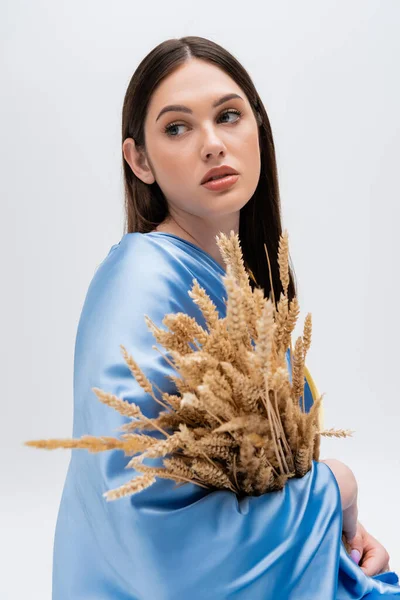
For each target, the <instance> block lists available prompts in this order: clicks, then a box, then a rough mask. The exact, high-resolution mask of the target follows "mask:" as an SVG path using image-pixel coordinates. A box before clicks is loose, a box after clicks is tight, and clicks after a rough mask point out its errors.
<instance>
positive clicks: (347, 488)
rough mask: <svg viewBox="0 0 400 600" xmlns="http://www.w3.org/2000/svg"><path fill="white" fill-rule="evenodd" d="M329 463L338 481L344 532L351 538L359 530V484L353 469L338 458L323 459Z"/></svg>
mask: <svg viewBox="0 0 400 600" xmlns="http://www.w3.org/2000/svg"><path fill="white" fill-rule="evenodd" d="M320 462H324V463H325V464H327V465H328V467H329V468H330V469H331V471H332V472H333V474H334V476H335V479H336V481H337V482H338V486H339V490H340V497H341V501H342V510H343V533H344V534H345V536H346V538H347V539H348V540H351V539H352V538H353V537H354V536H355V535H356V531H357V519H358V506H357V497H358V485H357V480H356V478H355V475H354V473H353V471H352V470H351V469H350V468H349V467H348V466H347V465H345V464H344V463H342V462H341V461H340V460H337V459H336V458H327V459H325V460H321V461H320Z"/></svg>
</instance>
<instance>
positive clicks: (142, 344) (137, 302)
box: [52, 232, 400, 600]
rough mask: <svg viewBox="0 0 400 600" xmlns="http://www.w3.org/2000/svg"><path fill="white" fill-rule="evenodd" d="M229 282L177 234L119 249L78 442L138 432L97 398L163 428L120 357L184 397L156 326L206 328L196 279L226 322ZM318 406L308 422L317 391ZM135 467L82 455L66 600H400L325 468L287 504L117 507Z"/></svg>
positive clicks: (64, 569)
mask: <svg viewBox="0 0 400 600" xmlns="http://www.w3.org/2000/svg"><path fill="white" fill-rule="evenodd" d="M223 275H224V270H223V269H222V267H221V266H220V265H219V264H218V263H217V262H216V261H215V260H214V259H213V258H212V257H211V256H210V255H209V254H208V253H206V252H204V251H203V250H201V249H200V248H198V247H197V246H195V245H194V244H192V243H190V242H188V241H186V240H183V239H181V238H179V237H177V236H174V235H172V234H168V233H165V232H151V233H148V234H141V233H130V234H125V235H124V236H123V237H122V239H121V241H120V242H119V243H118V244H115V245H114V246H112V248H111V249H110V251H109V253H108V255H107V256H106V258H105V259H104V260H103V262H102V263H101V264H100V266H99V267H98V269H97V270H96V272H95V274H94V276H93V279H92V281H91V283H90V286H89V289H88V292H87V296H86V299H85V302H84V306H83V309H82V314H81V318H80V321H79V325H78V331H77V336H76V345H75V356H74V421H73V437H74V438H80V437H81V436H82V435H85V434H90V435H95V436H101V435H105V436H109V435H117V428H119V427H120V426H121V425H122V424H124V423H126V422H128V419H126V418H124V417H123V416H122V415H120V414H119V413H118V412H117V411H114V410H113V409H111V408H110V407H108V406H105V405H104V404H102V403H101V402H100V401H99V400H98V399H97V397H96V396H95V394H94V392H93V391H92V390H91V388H92V387H99V388H101V389H103V390H105V391H107V392H112V393H113V394H115V395H117V396H119V397H121V398H124V399H126V400H130V401H134V402H135V403H136V404H138V405H140V406H141V408H142V410H143V412H144V413H145V414H146V415H147V416H149V417H155V416H156V415H157V414H158V412H159V410H161V407H160V405H159V404H158V403H156V402H155V401H154V400H153V399H152V398H151V397H150V396H149V395H148V394H146V393H145V392H144V391H143V390H142V388H141V387H140V386H139V384H138V383H137V382H136V380H135V379H134V378H133V377H132V375H131V373H130V371H129V369H128V367H127V365H126V363H125V361H124V360H123V357H122V354H121V350H120V344H122V345H124V346H125V347H126V348H127V350H128V352H129V353H130V354H131V355H132V356H133V358H134V359H135V361H136V362H137V363H138V364H139V366H140V367H141V369H142V370H143V371H144V373H145V374H146V376H147V377H148V379H149V380H150V381H151V382H154V383H155V384H157V386H159V387H160V388H161V389H162V390H163V391H169V392H170V393H174V392H175V391H176V388H175V386H174V385H173V383H172V382H171V381H170V380H169V379H167V376H168V375H176V372H175V371H174V370H173V369H172V368H171V367H170V366H169V365H168V363H167V362H166V361H165V360H164V359H163V357H162V356H161V355H160V353H159V352H157V351H156V350H154V349H152V346H153V345H156V346H157V347H158V348H159V349H160V350H161V352H163V353H164V354H165V350H164V349H163V347H162V346H161V345H159V344H157V343H156V341H155V338H154V337H153V335H152V333H151V332H150V331H149V329H148V328H147V326H146V323H145V321H144V315H145V314H147V315H148V316H149V317H150V318H151V319H152V320H153V321H154V322H155V324H156V325H158V326H160V327H163V325H162V319H163V317H164V315H165V314H166V313H172V312H179V311H181V312H185V313H187V314H189V315H191V316H193V317H195V318H196V319H197V320H198V322H199V323H200V324H201V325H205V323H204V320H203V317H202V314H201V312H200V310H199V309H198V308H197V306H196V305H195V304H194V303H193V301H192V300H191V298H190V297H189V295H188V290H190V289H191V287H192V279H193V278H196V279H197V281H198V282H199V284H200V285H201V286H202V287H203V288H204V289H205V290H206V292H207V293H208V295H209V296H210V297H211V299H212V300H213V302H214V304H215V305H216V307H217V309H218V312H219V314H220V316H221V317H222V316H224V314H225V305H224V299H225V296H226V294H225V288H224V286H223V283H222V279H221V277H222V276H223ZM288 359H289V360H290V356H288ZM305 401H306V409H307V410H309V407H310V406H311V404H312V401H313V398H312V394H311V390H310V387H309V385H308V384H306V386H305ZM153 435H155V436H156V437H161V434H158V432H155V433H154V434H153ZM129 460H130V457H126V456H124V453H123V452H122V451H118V450H116V451H111V452H102V453H98V454H92V453H89V452H87V451H86V450H78V449H77V450H72V451H71V460H70V464H69V467H68V472H67V476H66V481H65V485H64V489H63V494H62V498H61V504H60V508H59V513H58V519H57V526H56V532H55V539H54V555H53V595H52V598H53V600H203V599H206V598H212V599H213V600H225V599H233V600H272V599H274V600H275V599H280V600H285V599H290V600H291V599H293V600H311V599H317V600H334V599H338V600H349V599H354V600H355V599H360V598H368V599H370V600H372V599H375V598H380V597H381V596H385V597H386V598H392V597H393V598H394V597H396V598H400V587H399V586H398V585H397V583H398V577H397V575H396V574H395V573H393V572H389V573H385V574H382V575H379V576H375V577H367V576H366V575H364V573H363V571H362V570H361V569H360V567H359V566H358V565H356V564H355V563H354V562H353V561H352V560H351V559H350V557H349V556H348V555H347V553H346V550H345V548H344V546H343V543H342V541H341V531H342V513H341V503H340V493H339V488H338V486H337V483H336V480H335V478H334V476H333V474H332V472H331V471H330V469H329V467H328V466H327V465H325V464H324V463H318V462H315V461H314V462H313V466H312V470H311V471H310V472H309V473H307V475H306V476H305V477H303V478H301V479H290V480H289V481H288V482H287V484H286V486H285V488H284V489H283V490H281V491H279V492H273V493H269V494H264V495H263V496H258V497H246V498H244V499H242V500H240V501H238V499H237V497H236V495H235V494H233V493H232V492H230V491H224V490H218V491H212V492H211V491H210V490H205V489H204V488H200V487H199V486H196V485H194V484H190V483H188V484H186V485H184V486H181V487H179V488H177V487H175V482H173V481H171V480H166V479H158V480H157V481H156V483H154V484H153V485H152V486H151V487H150V488H148V489H146V490H144V491H142V492H140V493H138V494H136V495H133V496H130V497H125V498H122V499H119V500H115V501H112V502H107V501H106V499H105V498H104V497H103V496H102V494H103V493H104V492H106V491H107V490H110V489H114V488H116V487H118V486H120V485H122V484H123V483H124V482H126V481H128V480H129V479H131V478H132V477H134V476H135V471H134V470H133V469H129V470H126V469H125V468H124V467H125V466H126V464H127V463H128V462H129ZM160 460H161V459H153V460H147V461H146V464H149V465H158V464H161V463H160ZM137 475H138V474H137Z"/></svg>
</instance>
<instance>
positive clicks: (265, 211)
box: [122, 36, 297, 303]
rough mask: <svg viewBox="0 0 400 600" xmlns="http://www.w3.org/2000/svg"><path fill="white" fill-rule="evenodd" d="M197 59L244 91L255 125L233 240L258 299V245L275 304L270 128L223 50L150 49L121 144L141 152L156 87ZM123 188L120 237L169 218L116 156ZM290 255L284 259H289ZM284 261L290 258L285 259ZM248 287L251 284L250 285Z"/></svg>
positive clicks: (186, 40) (261, 275) (277, 227)
mask: <svg viewBox="0 0 400 600" xmlns="http://www.w3.org/2000/svg"><path fill="white" fill-rule="evenodd" d="M191 58H198V59H202V60H204V61H208V62H210V63H212V64H214V65H217V66H218V67H220V68H221V69H222V70H223V71H225V73H227V74H228V75H229V76H230V77H231V78H232V79H233V80H234V81H235V82H236V83H237V84H238V85H239V86H240V88H241V89H242V90H243V91H244V93H245V94H246V96H247V98H248V101H249V103H250V106H251V107H252V110H253V112H254V116H255V118H256V119H257V123H258V125H259V128H258V129H259V143H260V157H261V173H260V179H259V182H258V185H257V188H256V190H255V192H254V194H253V196H252V197H251V198H250V199H249V201H248V202H247V203H246V205H245V206H243V208H242V209H241V210H240V220H239V239H240V245H241V248H242V252H243V258H244V261H245V264H246V267H248V268H249V269H250V270H251V272H252V273H253V275H254V277H255V279H256V282H257V285H258V287H261V288H263V290H264V296H265V297H269V295H270V291H271V286H270V279H269V269H268V261H267V256H266V253H265V249H264V243H265V245H266V247H267V250H268V255H269V258H270V262H271V273H272V281H273V286H274V292H275V301H276V303H277V302H278V301H279V298H280V295H281V291H283V289H282V284H281V281H280V277H279V265H278V260H277V258H278V247H279V238H280V235H281V233H282V224H281V209H280V196H279V183H278V173H277V166H276V158H275V146H274V141H273V137H272V131H271V126H270V123H269V119H268V115H267V113H266V110H265V108H264V106H263V103H262V101H261V99H260V97H259V95H258V93H257V91H256V89H255V87H254V84H253V82H252V80H251V78H250V76H249V74H248V73H247V71H246V70H245V69H244V67H242V65H241V64H240V63H239V62H238V60H236V58H235V57H234V56H232V55H231V54H230V53H229V52H228V51H227V50H225V49H224V48H222V47H221V46H219V45H218V44H216V43H215V42H212V41H210V40H208V39H206V38H202V37H197V36H188V37H182V38H179V39H170V40H166V41H164V42H162V43H161V44H159V45H158V46H156V47H155V48H154V49H153V50H152V51H151V52H150V53H149V54H148V55H147V56H146V57H145V58H144V59H143V60H142V62H141V63H140V64H139V66H138V67H137V69H136V71H135V73H134V74H133V76H132V78H131V80H130V82H129V85H128V88H127V90H126V94H125V98H124V103H123V110H122V142H123V141H124V140H125V139H126V138H128V137H131V138H133V139H134V140H135V143H136V146H137V147H142V148H145V139H144V122H145V117H146V113H147V107H148V104H149V101H150V98H151V95H152V93H153V92H154V90H155V88H156V87H157V85H158V84H159V83H160V82H161V81H162V80H163V79H164V78H165V77H168V75H169V74H170V73H172V72H173V71H174V70H175V69H176V68H178V67H179V66H180V65H182V64H183V63H185V62H186V61H188V60H190V59H191ZM122 160H123V173H124V188H125V226H124V228H125V233H132V232H135V231H138V232H141V233H148V232H149V231H152V230H153V229H155V227H157V225H159V224H160V223H161V222H162V221H164V219H165V218H166V217H167V216H168V215H169V210H168V204H167V201H166V199H165V197H164V194H163V192H162V191H161V188H160V187H159V185H158V184H157V182H154V183H153V184H151V185H148V184H146V183H144V182H143V181H141V179H139V178H138V177H136V175H135V174H134V173H133V171H132V169H131V168H130V166H129V164H128V162H127V161H126V160H125V157H124V155H123V153H122ZM289 256H290V255H289ZM289 260H290V259H289ZM251 285H252V287H254V285H255V283H254V282H252V281H251ZM296 291H297V290H296V286H295V282H294V277H293V270H292V268H291V267H290V266H289V289H288V297H289V300H292V298H293V297H294V295H296Z"/></svg>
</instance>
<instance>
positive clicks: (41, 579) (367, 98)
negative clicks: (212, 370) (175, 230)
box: [0, 0, 400, 600]
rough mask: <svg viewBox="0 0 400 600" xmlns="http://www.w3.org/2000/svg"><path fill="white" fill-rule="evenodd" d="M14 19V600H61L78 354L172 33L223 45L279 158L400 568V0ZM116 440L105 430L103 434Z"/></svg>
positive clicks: (348, 447) (326, 374) (308, 288)
mask: <svg viewBox="0 0 400 600" xmlns="http://www.w3.org/2000/svg"><path fill="white" fill-rule="evenodd" d="M0 9H1V18H0V22H1V50H2V51H1V58H0V60H1V63H0V64H1V79H2V93H1V98H0V102H1V111H0V119H1V131H2V136H1V137H2V141H1V179H0V186H1V210H2V217H1V220H0V227H1V236H0V238H1V244H2V247H1V273H2V281H3V293H2V294H1V304H2V306H1V317H2V328H1V331H2V335H1V350H2V362H1V364H2V366H3V369H2V402H1V423H2V435H1V441H0V443H1V473H2V476H1V493H0V519H1V521H0V527H1V537H2V544H1V554H2V555H1V557H0V558H1V564H2V567H3V568H2V576H1V584H0V587H1V594H0V595H1V598H2V600H9V599H17V598H18V599H19V598H22V597H24V596H25V595H27V593H29V597H30V598H31V600H39V599H40V600H45V599H49V598H51V568H52V548H53V535H54V528H55V523H56V518H57V511H58V505H59V501H60V498H61V492H62V487H63V484H64V478H65V474H66V470H67V466H68V462H69V456H70V451H69V450H53V451H51V452H45V451H43V450H36V449H33V448H27V447H25V446H23V442H24V441H26V440H28V439H39V438H50V437H70V436H71V433H72V401H73V397H72V382H73V351H74V343H75V335H76V327H77V324H78V320H79V316H80V311H81V309H82V305H83V301H84V298H85V294H86V291H87V288H88V285H89V283H90V280H91V278H92V276H93V274H94V271H95V269H96V268H97V266H98V265H99V264H100V262H101V261H102V260H103V259H104V257H105V256H106V254H107V253H108V251H109V249H110V247H111V246H112V245H113V244H115V243H117V242H118V241H119V240H120V238H121V236H122V226H123V210H122V206H123V194H122V175H121V172H122V167H121V139H120V122H121V109H122V102H123V97H124V93H125V90H126V87H127V85H128V82H129V80H130V78H131V75H132V74H133V71H134V70H135V68H136V66H137V64H138V63H139V61H140V60H141V59H142V58H143V57H144V55H145V54H147V53H148V52H149V51H150V50H151V49H152V48H153V47H154V46H155V45H157V44H158V43H159V42H161V41H162V40H164V39H167V38H170V37H180V36H182V35H202V36H205V37H209V38H211V39H213V40H215V41H216V42H218V43H220V44H222V45H223V46H226V47H227V49H228V50H230V51H231V52H232V53H233V54H235V55H236V56H237V57H238V59H239V60H240V61H242V63H243V64H244V66H245V67H246V68H247V69H248V71H249V73H250V75H251V76H252V77H253V80H254V82H255V85H256V87H257V88H258V90H259V92H260V95H261V97H262V99H263V101H264V103H265V106H266V109H267V112H268V114H269V117H270V120H271V124H272V129H273V133H274V136H275V144H276V149H277V159H278V168H279V175H280V184H281V195H282V211H283V224H284V227H286V228H287V229H288V232H289V242H290V251H291V256H292V259H293V263H294V268H295V272H296V276H297V280H298V285H299V300H300V307H301V315H300V318H299V321H298V327H297V330H296V332H295V333H296V335H295V336H294V339H296V337H297V335H300V334H301V333H302V327H303V324H304V318H305V315H306V314H307V313H308V312H311V313H312V317H313V341H312V346H311V350H310V353H309V357H308V361H307V365H308V367H309V368H310V371H311V373H312V375H313V377H314V378H315V381H316V383H317V385H318V387H319V390H320V392H325V393H326V395H325V425H326V427H337V428H350V429H354V430H356V434H355V435H354V438H352V439H336V440H330V441H328V440H326V439H324V440H323V442H322V457H324V458H327V457H336V458H339V459H341V460H343V461H344V462H346V463H347V464H348V465H349V466H350V467H351V468H352V469H353V471H354V473H355V475H356V477H357V479H358V482H359V518H360V521H361V522H362V523H363V524H364V525H365V526H366V528H367V529H368V530H369V531H370V532H371V533H372V535H374V536H375V537H376V538H377V539H378V540H379V541H380V542H381V543H382V544H383V545H384V546H385V547H386V548H387V550H388V551H389V554H390V555H391V568H392V569H393V570H398V571H400V544H399V541H398V538H399V532H400V527H399V518H398V510H397V509H398V502H399V483H398V476H399V433H398V432H399V404H400V403H399V387H398V373H399V351H398V337H399V322H398V319H397V317H396V312H395V311H396V309H397V304H398V296H399V282H398V259H399V231H398V228H399V217H400V211H399V187H400V186H399V180H398V171H396V167H397V168H398V163H399V150H400V131H399V130H400V116H399V112H400V111H399V107H400V91H399V76H398V70H399V56H400V55H399V50H400V38H399V36H398V31H399V24H400V23H399V21H400V19H399V17H400V5H399V3H398V2H397V1H390V0H386V1H385V2H382V1H371V0H369V1H367V0H362V1H354V0H353V1H351V2H344V1H343V2H333V1H327V0H325V2H323V3H321V2H319V1H317V0H315V1H304V0H303V2H301V3H300V2H295V1H292V2H285V1H281V2H279V3H278V2H265V1H264V2H262V3H261V2H259V3H256V2H250V3H249V2H247V3H245V4H243V3H237V4H236V3H229V4H226V3H224V4H221V5H217V4H216V3H215V2H207V1H205V2H201V3H199V4H198V5H197V6H196V5H191V4H189V3H188V2H178V1H172V2H170V3H161V2H157V3H154V2H149V3H139V2H132V1H131V2H127V1H120V2H117V3H114V4H113V5H112V4H111V3H110V2H104V0H102V1H99V0H97V1H96V2H95V1H94V0H90V1H83V2H77V0H70V1H69V2H60V1H58V0H55V1H54V0H53V1H52V2H50V1H48V2H44V1H39V0H36V1H35V2H28V1H27V0H13V2H4V0H3V2H2V3H1V6H0ZM104 433H105V434H107V432H106V431H105V432H104Z"/></svg>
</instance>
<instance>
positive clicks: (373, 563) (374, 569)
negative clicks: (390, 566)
mask: <svg viewBox="0 0 400 600" xmlns="http://www.w3.org/2000/svg"><path fill="white" fill-rule="evenodd" d="M385 564H386V557H385V550H384V549H383V551H382V550H381V549H380V548H375V549H373V550H370V551H367V552H366V554H364V556H363V559H362V563H361V564H360V567H361V569H362V570H363V571H364V573H365V574H366V575H368V576H369V577H373V576H374V575H377V574H378V573H381V572H382V569H384V568H385V566H384V565H385Z"/></svg>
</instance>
